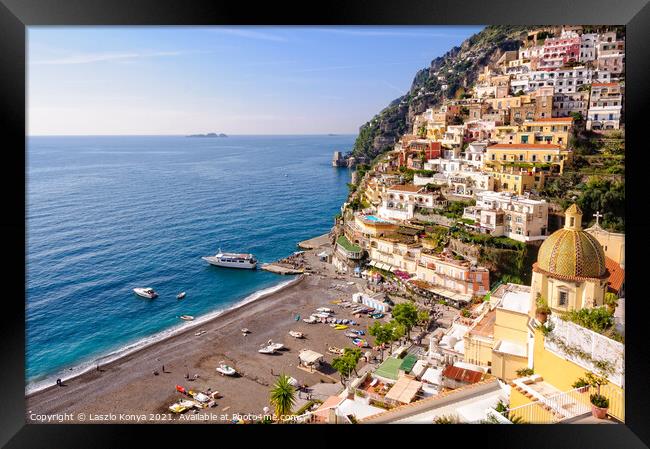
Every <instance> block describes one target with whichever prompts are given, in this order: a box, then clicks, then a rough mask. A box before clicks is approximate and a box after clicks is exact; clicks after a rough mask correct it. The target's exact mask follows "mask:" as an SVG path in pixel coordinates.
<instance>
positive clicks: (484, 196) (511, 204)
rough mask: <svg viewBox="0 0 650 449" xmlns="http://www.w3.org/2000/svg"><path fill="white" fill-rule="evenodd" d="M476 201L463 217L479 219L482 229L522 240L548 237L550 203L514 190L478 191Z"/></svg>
mask: <svg viewBox="0 0 650 449" xmlns="http://www.w3.org/2000/svg"><path fill="white" fill-rule="evenodd" d="M475 196H476V205H475V206H469V207H466V208H465V210H464V211H463V218H466V219H470V220H475V221H476V225H475V226H476V228H477V230H479V232H483V233H488V234H490V235H493V236H495V237H498V236H506V237H509V238H511V239H514V240H518V241H521V242H529V241H534V240H544V239H545V238H546V236H547V230H548V203H547V202H546V201H544V200H533V199H530V198H525V197H520V196H517V195H513V194H512V193H510V192H489V191H483V192H477V193H476V194H475Z"/></svg>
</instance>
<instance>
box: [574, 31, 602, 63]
mask: <svg viewBox="0 0 650 449" xmlns="http://www.w3.org/2000/svg"><path fill="white" fill-rule="evenodd" d="M597 45H598V34H596V33H585V34H583V35H582V36H580V55H579V56H578V61H580V62H589V61H593V60H595V59H596V46H597Z"/></svg>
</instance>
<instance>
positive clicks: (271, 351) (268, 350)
mask: <svg viewBox="0 0 650 449" xmlns="http://www.w3.org/2000/svg"><path fill="white" fill-rule="evenodd" d="M257 352H259V353H261V354H275V348H272V347H271V346H266V347H264V348H261V349H258V350H257Z"/></svg>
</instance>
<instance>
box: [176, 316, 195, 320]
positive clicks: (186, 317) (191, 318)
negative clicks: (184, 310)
mask: <svg viewBox="0 0 650 449" xmlns="http://www.w3.org/2000/svg"><path fill="white" fill-rule="evenodd" d="M179 318H180V319H181V320H184V321H192V320H193V319H194V317H193V316H192V315H181V316H179Z"/></svg>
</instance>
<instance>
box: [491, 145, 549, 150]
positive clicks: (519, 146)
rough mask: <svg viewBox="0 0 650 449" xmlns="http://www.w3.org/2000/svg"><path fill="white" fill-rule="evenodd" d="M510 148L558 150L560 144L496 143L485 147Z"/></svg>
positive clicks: (495, 148)
mask: <svg viewBox="0 0 650 449" xmlns="http://www.w3.org/2000/svg"><path fill="white" fill-rule="evenodd" d="M512 148H519V149H523V150H559V149H560V146H559V145H553V144H551V143H498V144H496V145H490V146H489V147H487V149H488V150H509V149H512Z"/></svg>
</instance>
